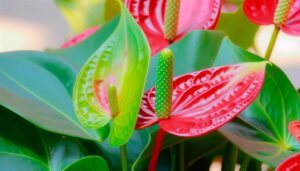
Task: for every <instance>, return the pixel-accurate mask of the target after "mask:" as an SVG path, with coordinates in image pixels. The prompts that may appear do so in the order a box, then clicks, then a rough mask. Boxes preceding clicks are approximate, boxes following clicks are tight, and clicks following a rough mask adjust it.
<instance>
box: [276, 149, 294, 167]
mask: <svg viewBox="0 0 300 171" xmlns="http://www.w3.org/2000/svg"><path fill="white" fill-rule="evenodd" d="M299 170H300V153H298V154H295V155H293V156H291V157H289V158H287V159H286V160H284V161H283V162H282V163H281V164H280V165H279V166H278V167H277V168H276V171H299Z"/></svg>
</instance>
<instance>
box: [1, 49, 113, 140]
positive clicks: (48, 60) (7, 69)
mask: <svg viewBox="0 0 300 171" xmlns="http://www.w3.org/2000/svg"><path fill="white" fill-rule="evenodd" d="M77 72H78V71H77V70H76V69H75V68H74V67H73V66H72V65H70V64H69V63H68V62H67V61H65V60H63V59H60V58H57V57H55V56H52V55H48V54H44V53H40V52H33V51H20V52H10V53H1V54H0V104H1V105H3V106H5V107H7V108H9V109H10V110H12V111H14V112H16V113H17V114H19V115H20V116H22V117H23V118H25V119H27V120H29V121H30V122H32V123H34V124H36V125H37V126H39V127H41V128H43V129H46V130H49V131H52V132H56V133H61V134H67V135H71V136H77V137H81V138H85V139H90V140H97V141H102V140H103V139H104V138H105V137H106V136H107V133H108V127H105V128H103V129H102V130H101V132H100V131H95V130H89V129H86V128H84V127H83V126H82V125H81V124H80V123H79V122H78V121H77V118H76V116H75V113H74V111H73V105H72V89H73V84H74V81H75V77H76V74H77Z"/></svg>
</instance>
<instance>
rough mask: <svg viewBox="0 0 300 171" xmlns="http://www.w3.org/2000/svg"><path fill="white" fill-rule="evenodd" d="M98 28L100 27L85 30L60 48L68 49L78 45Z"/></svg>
mask: <svg viewBox="0 0 300 171" xmlns="http://www.w3.org/2000/svg"><path fill="white" fill-rule="evenodd" d="M99 28H100V26H94V27H92V28H89V29H87V30H85V31H84V32H83V33H80V34H79V35H77V36H75V37H74V38H72V39H71V40H69V41H67V42H66V43H64V44H63V45H61V48H68V47H71V46H74V45H76V44H78V43H80V42H81V41H83V40H85V39H86V38H87V37H89V36H90V35H92V34H93V33H95V32H96V31H97V30H98V29H99Z"/></svg>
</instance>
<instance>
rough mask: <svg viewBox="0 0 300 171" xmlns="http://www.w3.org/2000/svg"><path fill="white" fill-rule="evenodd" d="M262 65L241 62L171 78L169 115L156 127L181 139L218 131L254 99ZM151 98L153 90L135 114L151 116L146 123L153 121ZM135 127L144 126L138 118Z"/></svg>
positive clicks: (263, 72)
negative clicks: (170, 110)
mask: <svg viewBox="0 0 300 171" xmlns="http://www.w3.org/2000/svg"><path fill="white" fill-rule="evenodd" d="M252 66H255V67H252ZM257 66H258V67H257ZM262 66H263V67H262ZM264 66H265V63H264V64H263V65H262V63H258V64H253V63H243V64H239V65H229V66H223V67H217V68H211V69H207V70H202V71H199V72H194V73H190V74H186V75H183V76H180V77H177V78H175V79H174V82H173V101H172V102H173V107H172V113H171V116H170V117H169V118H168V119H165V120H160V121H159V124H160V127H161V128H162V129H164V130H165V131H167V132H169V133H172V134H174V135H177V136H183V137H195V136H199V135H202V134H205V133H208V132H210V131H213V130H215V129H217V128H219V127H220V126H222V125H224V124H225V123H227V122H229V121H230V120H231V119H233V118H234V117H235V116H236V115H238V114H239V113H240V112H241V111H243V110H244V109H245V108H246V107H247V106H248V105H249V104H250V103H251V102H252V101H253V100H254V99H255V98H256V96H257V95H258V93H259V91H260V89H261V87H262V85H263V80H264V74H265V70H264ZM249 68H250V69H249ZM154 97H155V89H154V88H152V89H150V90H149V91H147V92H146V94H145V96H144V99H143V104H142V106H141V111H143V112H142V113H140V114H139V118H145V117H146V116H151V117H149V119H148V120H150V121H148V122H146V123H151V124H154V123H156V122H157V118H156V116H155V114H154V112H155V110H154V100H155V98H154ZM149 109H151V110H149ZM150 118H151V119H150ZM154 120H155V121H154ZM151 121H153V122H151ZM151 124H148V125H151ZM138 125H139V127H140V128H142V127H143V128H144V127H147V126H148V125H147V124H145V123H143V122H141V120H140V119H139V120H138Z"/></svg>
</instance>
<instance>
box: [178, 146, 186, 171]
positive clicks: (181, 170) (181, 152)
mask: <svg viewBox="0 0 300 171" xmlns="http://www.w3.org/2000/svg"><path fill="white" fill-rule="evenodd" d="M178 148H179V149H178V150H179V171H184V170H185V162H184V157H185V153H184V142H182V143H179V145H178Z"/></svg>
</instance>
